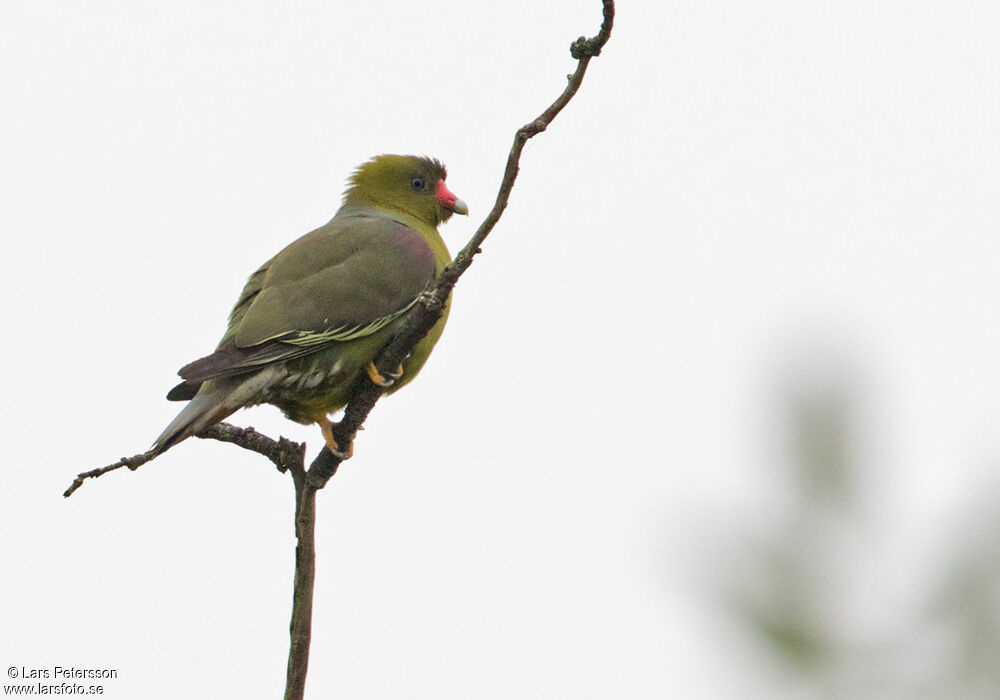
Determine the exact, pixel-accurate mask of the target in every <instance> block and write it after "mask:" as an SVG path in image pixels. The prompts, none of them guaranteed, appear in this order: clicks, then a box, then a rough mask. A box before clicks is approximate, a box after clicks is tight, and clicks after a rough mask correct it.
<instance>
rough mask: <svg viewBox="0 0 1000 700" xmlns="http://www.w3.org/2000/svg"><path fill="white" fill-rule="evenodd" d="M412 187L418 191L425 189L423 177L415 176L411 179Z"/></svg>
mask: <svg viewBox="0 0 1000 700" xmlns="http://www.w3.org/2000/svg"><path fill="white" fill-rule="evenodd" d="M410 187H412V188H413V189H415V190H417V191H418V192H419V191H420V190H422V189H424V179H423V178H422V177H415V178H412V179H411V180H410Z"/></svg>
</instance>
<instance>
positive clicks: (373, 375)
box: [365, 362, 403, 387]
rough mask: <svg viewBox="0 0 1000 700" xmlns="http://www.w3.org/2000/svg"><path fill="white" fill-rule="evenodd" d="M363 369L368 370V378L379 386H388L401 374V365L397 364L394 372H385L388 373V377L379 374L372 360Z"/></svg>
mask: <svg viewBox="0 0 1000 700" xmlns="http://www.w3.org/2000/svg"><path fill="white" fill-rule="evenodd" d="M365 371H366V372H368V378H369V379H371V380H372V383H374V384H377V385H378V386H381V387H390V386H392V385H393V384H394V383H395V381H396V380H397V379H399V378H400V377H402V376H403V365H399V367H397V368H396V371H395V372H387V373H386V374H388V375H389V378H388V379H386V378H385V377H383V376H382V375H381V374H379V371H378V369H377V368H376V367H375V363H374V362H369V363H368V365H367V366H366V367H365Z"/></svg>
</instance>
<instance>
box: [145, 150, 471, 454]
mask: <svg viewBox="0 0 1000 700" xmlns="http://www.w3.org/2000/svg"><path fill="white" fill-rule="evenodd" d="M446 177H447V172H446V170H445V167H444V165H443V164H441V162H439V161H437V160H434V159H431V158H423V157H418V156H399V155H381V156H376V157H375V158H373V159H372V160H370V161H368V162H367V163H364V164H363V165H361V166H360V167H359V168H358V169H357V170H356V171H355V172H354V174H353V176H352V177H351V178H350V181H349V185H348V188H347V191H346V192H345V193H344V201H343V204H342V206H341V207H340V209H339V210H338V211H337V214H336V216H334V217H333V219H331V220H330V222H329V223H327V224H326V225H325V226H321V227H320V228H318V229H316V230H315V231H312V232H311V233H307V234H306V235H304V236H302V237H301V238H299V239H298V240H296V241H295V242H293V243H291V244H290V245H288V246H287V247H286V248H285V249H284V250H282V251H281V252H279V253H278V254H277V255H275V256H274V257H273V258H271V259H270V260H268V261H267V262H266V263H264V264H263V265H261V267H260V268H259V269H258V270H257V271H256V272H254V273H253V274H252V275H250V279H249V280H247V283H246V286H245V287H244V288H243V293H242V294H240V297H239V299H237V300H236V305H235V306H234V307H233V310H232V312H231V313H230V315H229V325H228V327H227V328H226V332H225V334H224V335H223V336H222V340H221V341H220V342H219V345H218V347H217V348H216V350H215V352H213V353H212V354H211V355H208V356H207V357H203V358H201V359H200V360H195V361H194V362H192V363H190V364H188V365H185V366H184V367H182V368H181V369H180V371H179V372H178V374H180V376H181V377H182V378H183V380H184V381H183V382H181V383H180V384H178V385H177V386H176V387H174V388H173V389H172V390H171V391H170V393H168V394H167V398H168V399H170V400H172V401H184V400H186V401H188V404H187V405H186V406H185V407H184V409H183V410H182V411H181V412H180V413H179V414H178V415H177V417H176V418H174V420H173V421H172V422H171V423H170V425H168V426H167V428H166V430H164V431H163V433H162V434H161V435H160V436H159V437H158V438H157V439H156V442H155V443H153V447H152V451H153V452H154V453H160V452H163V451H164V450H166V449H168V448H170V447H172V446H173V445H176V444H177V443H178V442H180V441H181V440H184V439H185V438H188V437H191V436H192V435H196V434H197V433H199V432H201V431H202V430H204V429H205V428H207V427H209V426H211V425H214V424H216V423H218V422H219V421H221V420H223V419H225V418H226V417H227V416H229V415H230V414H231V413H233V412H234V411H236V410H238V409H240V408H243V407H244V406H253V405H256V404H262V403H269V404H272V405H274V406H277V407H278V408H280V409H281V410H282V411H283V412H284V413H285V415H286V416H288V417H289V418H290V419H292V420H294V421H297V422H299V423H306V424H310V423H318V424H319V425H320V428H321V429H322V431H323V436H324V438H325V440H326V443H327V446H328V447H329V448H330V449H331V450H334V451H335V452H337V453H338V454H345V453H346V454H349V453H350V449H351V446H346V448H345V450H340V446H338V445H337V443H336V441H335V440H334V439H333V433H332V431H331V426H332V424H331V422H330V419H329V417H328V414H330V413H331V412H333V411H336V410H339V409H341V408H343V407H344V406H345V405H346V404H347V402H348V400H350V398H351V395H352V393H353V391H354V387H355V386H356V385H357V382H358V381H363V380H364V379H363V378H364V377H367V378H369V379H370V380H371V381H373V382H375V383H376V384H379V385H381V386H385V387H388V391H389V392H392V391H396V390H397V389H399V388H400V387H401V386H403V385H404V384H406V383H407V382H409V381H410V380H412V379H413V378H414V377H415V376H416V374H417V372H419V371H420V368H421V367H423V365H424V363H425V362H426V361H427V358H428V356H429V355H430V353H431V349H432V348H433V347H434V344H435V343H436V342H437V341H438V338H440V337H441V332H442V331H443V330H444V324H445V321H446V320H447V317H448V307H447V306H446V307H445V313H444V316H442V317H441V319H440V320H439V321H438V322H437V324H436V325H435V326H434V327H433V328H432V329H431V331H430V332H429V333H428V334H427V335H426V336H425V337H424V338H423V340H421V341H420V342H419V343H417V345H416V347H415V348H414V349H413V352H412V353H411V354H410V355H409V356H408V357H407V358H406V359H405V360H404V361H403V363H402V365H401V366H400V367H399V368H398V370H397V374H396V375H391V376H390V377H389V378H386V377H383V376H382V375H380V374H379V373H378V371H377V370H376V369H375V365H374V364H373V360H374V359H375V355H376V354H377V353H378V351H379V350H380V349H381V348H382V347H383V346H384V345H385V344H386V343H387V342H388V340H389V339H390V338H391V337H392V335H393V334H394V333H395V332H396V331H397V330H398V329H399V328H400V326H401V325H402V323H403V318H404V315H405V314H406V312H407V310H409V309H410V307H412V306H413V305H414V304H415V303H416V301H417V297H418V296H419V295H420V293H421V292H422V291H424V290H425V289H427V287H428V286H429V285H431V284H432V283H433V282H434V281H435V280H436V279H437V277H438V275H440V274H441V271H442V270H443V269H444V267H445V266H446V265H447V264H448V263H449V262H451V255H450V254H449V253H448V249H447V247H446V246H445V244H444V241H443V240H441V235H440V234H439V233H438V231H437V227H438V225H439V224H441V223H443V222H445V221H447V220H448V219H449V218H450V217H451V215H452V214H468V212H469V210H468V208H467V207H466V205H465V202H463V201H462V200H461V199H458V198H457V197H456V196H455V195H454V194H452V193H451V192H450V191H449V190H448V188H447V187H446V186H445V178H446Z"/></svg>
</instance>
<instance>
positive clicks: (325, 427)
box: [316, 416, 354, 461]
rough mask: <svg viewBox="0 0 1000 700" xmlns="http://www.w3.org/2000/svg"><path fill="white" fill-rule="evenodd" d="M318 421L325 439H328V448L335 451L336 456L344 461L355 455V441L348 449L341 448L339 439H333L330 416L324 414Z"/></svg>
mask: <svg viewBox="0 0 1000 700" xmlns="http://www.w3.org/2000/svg"><path fill="white" fill-rule="evenodd" d="M316 422H317V423H319V429H320V431H321V432H322V433H323V439H324V440H326V448H327V449H328V450H330V452H332V453H333V456H334V457H337V458H338V459H340V460H341V461H343V460H345V459H350V458H351V457H352V456H354V443H353V442H352V443H351V444H350V445H348V446H347V449H346V450H341V449H340V445H338V444H337V441H336V440H334V439H333V423H332V422H330V419H329V418H327V417H326V416H323V417H322V418H320V419H319V420H318V421H316Z"/></svg>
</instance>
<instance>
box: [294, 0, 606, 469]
mask: <svg viewBox="0 0 1000 700" xmlns="http://www.w3.org/2000/svg"><path fill="white" fill-rule="evenodd" d="M603 4H604V20H603V22H602V23H601V29H600V31H598V33H597V34H596V35H595V36H593V37H591V38H590V39H587V38H585V37H580V38H579V39H577V40H576V41H574V42H573V44H572V45H571V46H570V53H571V54H572V56H573V58H576V59H577V61H578V62H577V66H576V71H575V72H574V73H573V74H572V75H571V76H570V77H569V81H568V82H567V85H566V88H565V89H564V90H563V91H562V94H560V95H559V97H557V98H556V100H555V102H553V103H552V104H551V105H549V107H548V108H547V109H546V110H545V111H544V112H542V113H541V114H540V115H539V116H538V117H537V118H536V119H534V120H532V121H530V122H528V123H527V124H525V125H524V126H522V127H521V128H520V129H518V130H517V133H516V134H514V144H513V145H512V146H511V148H510V154H509V155H508V156H507V167H506V168H505V169H504V174H503V180H502V181H501V182H500V190H499V192H498V193H497V199H496V203H495V204H494V205H493V209H491V210H490V213H489V214H488V215H487V216H486V218H485V219H484V220H483V223H481V224H480V225H479V228H478V229H477V230H476V233H475V235H473V236H472V239H471V240H470V241H469V242H468V243H467V244H466V245H465V247H464V248H462V250H461V251H459V253H458V255H456V256H455V259H454V260H453V261H452V263H451V264H450V265H449V266H448V267H446V268H445V269H444V271H443V272H442V273H441V276H440V278H439V279H438V282H437V285H436V286H435V287H434V288H433V289H431V290H429V291H426V292H424V293H423V294H422V295H421V296H420V300H419V301H418V303H417V304H415V305H414V307H413V310H412V311H410V313H409V314H408V317H407V319H406V323H405V325H404V326H403V328H402V330H401V331H400V332H399V333H397V334H396V336H395V337H394V338H393V339H392V341H390V343H389V344H388V345H387V346H386V347H385V348H383V349H382V352H380V353H379V356H378V358H377V360H376V361H375V365H376V367H378V369H379V372H381V373H382V374H385V373H387V372H391V371H392V369H393V368H394V367H396V366H398V365H399V364H400V363H401V362H402V361H403V359H405V358H406V356H407V355H409V354H410V352H412V350H413V348H414V346H415V345H416V344H417V343H418V342H420V340H421V338H423V337H424V336H425V335H427V333H428V332H429V331H430V329H431V328H432V327H433V326H434V324H435V323H436V322H437V320H438V319H439V318H441V315H442V314H443V313H444V307H445V303H446V302H447V300H448V295H450V294H451V290H452V288H454V286H455V283H456V282H458V278H459V277H461V276H462V274H463V273H464V272H465V271H466V270H467V269H469V266H470V265H471V264H472V260H473V258H474V257H475V256H476V255H477V254H478V253H479V252H481V246H482V244H483V241H485V240H486V237H487V236H488V235H489V234H490V231H492V230H493V227H494V226H496V224H497V222H498V221H499V220H500V216H501V215H502V214H503V212H504V209H506V208H507V202H508V201H509V200H510V193H511V190H513V188H514V181H515V180H516V179H517V174H518V171H519V164H520V161H521V151H523V150H524V145H525V144H526V143H527V142H528V140H529V139H531V138H532V137H534V136H536V135H537V134H539V133H541V132H542V131H545V129H546V128H548V126H549V124H551V123H552V120H553V119H555V118H556V116H557V115H558V114H559V112H561V111H562V109H563V107H565V106H566V105H567V104H569V101H570V100H571V99H573V95H575V94H576V91H577V90H578V89H579V88H580V84H581V83H582V82H583V76H584V74H585V73H586V72H587V65H588V64H589V63H590V59H591V58H593V57H594V56H597V55H599V54H600V53H601V49H602V48H604V45H605V44H606V43H607V41H608V38H609V37H610V36H611V27H612V25H613V24H614V17H615V3H614V0H603ZM382 393H383V389H382V388H381V387H378V386H376V385H375V384H373V383H372V382H362V383H361V385H360V386H359V388H358V390H357V391H356V392H355V393H354V396H353V397H352V398H351V401H350V403H348V404H347V407H346V408H345V409H344V417H343V418H342V419H341V420H340V422H338V423H337V424H335V425H334V427H333V435H334V438H335V439H336V441H337V444H338V445H350V444H351V443H352V442H353V441H354V437H355V435H357V433H358V430H360V428H361V426H362V425H363V424H364V422H365V420H366V419H367V418H368V414H369V413H370V412H371V410H372V408H374V407H375V403H376V402H377V401H378V400H379V397H381V395H382ZM340 462H341V458H340V457H338V456H336V455H334V454H332V453H331V452H330V451H329V450H328V449H326V448H325V447H324V448H323V451H322V452H320V453H319V455H318V456H317V457H316V459H315V460H314V461H313V463H312V465H311V466H310V467H309V472H308V481H309V483H310V484H311V485H313V486H315V487H316V488H323V486H324V485H326V482H327V481H329V479H330V477H331V476H333V473H334V472H336V468H337V465H338V464H340Z"/></svg>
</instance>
